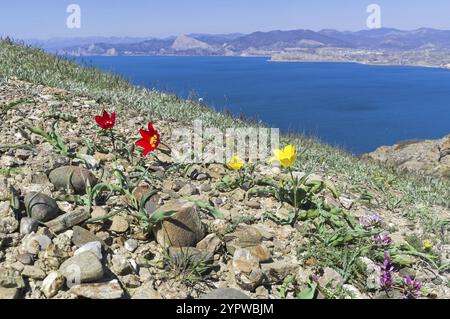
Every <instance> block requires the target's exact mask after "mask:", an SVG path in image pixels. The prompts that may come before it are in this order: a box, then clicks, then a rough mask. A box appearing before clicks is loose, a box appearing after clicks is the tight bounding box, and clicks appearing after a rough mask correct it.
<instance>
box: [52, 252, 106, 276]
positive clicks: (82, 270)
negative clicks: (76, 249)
mask: <svg viewBox="0 0 450 319" xmlns="http://www.w3.org/2000/svg"><path fill="white" fill-rule="evenodd" d="M59 270H60V272H61V273H62V274H63V275H64V277H66V279H67V280H68V282H71V283H72V282H75V283H77V282H80V283H85V282H92V281H96V280H98V279H101V278H102V277H103V274H104V271H103V266H102V264H101V263H100V261H99V260H98V258H97V256H95V255H94V254H93V253H91V252H89V251H86V252H83V253H81V254H78V255H75V256H73V257H71V258H69V259H67V260H66V261H65V262H63V263H62V265H61V267H60V268H59Z"/></svg>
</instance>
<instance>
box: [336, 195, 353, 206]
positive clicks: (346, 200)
mask: <svg viewBox="0 0 450 319" xmlns="http://www.w3.org/2000/svg"><path fill="white" fill-rule="evenodd" d="M339 201H340V203H341V205H342V207H344V208H345V209H351V208H352V206H353V203H354V201H353V200H352V199H350V198H347V197H344V196H341V197H339Z"/></svg>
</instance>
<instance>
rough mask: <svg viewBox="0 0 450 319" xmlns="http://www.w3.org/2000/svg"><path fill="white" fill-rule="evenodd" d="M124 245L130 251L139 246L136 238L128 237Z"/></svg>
mask: <svg viewBox="0 0 450 319" xmlns="http://www.w3.org/2000/svg"><path fill="white" fill-rule="evenodd" d="M124 247H125V249H126V250H128V251H130V252H134V251H135V250H136V249H137V247H138V242H137V240H136V239H128V240H127V241H126V242H125V243H124Z"/></svg>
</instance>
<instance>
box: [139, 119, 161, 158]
mask: <svg viewBox="0 0 450 319" xmlns="http://www.w3.org/2000/svg"><path fill="white" fill-rule="evenodd" d="M139 133H141V136H142V138H141V139H140V140H139V141H137V142H136V145H137V146H139V147H142V148H143V149H144V150H143V151H142V155H144V156H147V154H148V153H149V152H150V151H154V150H156V149H157V148H158V145H159V141H160V138H159V133H158V131H157V130H155V129H154V128H153V124H152V122H148V131H146V130H139Z"/></svg>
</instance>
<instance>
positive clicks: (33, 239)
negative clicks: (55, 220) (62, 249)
mask: <svg viewBox="0 0 450 319" xmlns="http://www.w3.org/2000/svg"><path fill="white" fill-rule="evenodd" d="M51 243H52V240H51V239H50V238H48V237H47V236H44V235H36V234H35V233H31V234H29V235H27V236H25V237H24V238H23V239H22V245H21V250H22V251H23V252H26V253H29V254H32V255H37V253H38V252H39V251H41V250H45V249H47V247H48V246H50V244H51Z"/></svg>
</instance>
